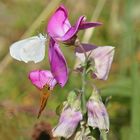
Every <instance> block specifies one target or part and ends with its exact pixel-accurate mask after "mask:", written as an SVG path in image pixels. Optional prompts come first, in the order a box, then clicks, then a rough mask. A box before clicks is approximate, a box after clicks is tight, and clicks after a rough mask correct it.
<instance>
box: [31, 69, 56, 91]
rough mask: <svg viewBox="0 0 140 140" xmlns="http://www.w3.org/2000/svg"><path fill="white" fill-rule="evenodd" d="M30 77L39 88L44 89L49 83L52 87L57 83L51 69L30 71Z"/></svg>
mask: <svg viewBox="0 0 140 140" xmlns="http://www.w3.org/2000/svg"><path fill="white" fill-rule="evenodd" d="M29 79H30V80H31V82H32V84H33V85H35V86H36V87H37V88H39V89H43V87H44V86H45V85H48V86H49V87H50V88H51V89H53V88H54V86H55V85H56V83H57V82H56V80H55V79H54V76H53V75H52V73H51V72H50V71H47V70H35V71H31V72H30V73H29Z"/></svg>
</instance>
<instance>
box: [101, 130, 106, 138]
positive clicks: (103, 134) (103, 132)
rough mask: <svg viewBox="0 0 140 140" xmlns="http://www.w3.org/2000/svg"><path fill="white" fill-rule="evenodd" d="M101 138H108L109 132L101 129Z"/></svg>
mask: <svg viewBox="0 0 140 140" xmlns="http://www.w3.org/2000/svg"><path fill="white" fill-rule="evenodd" d="M100 140H107V133H106V132H105V131H100Z"/></svg>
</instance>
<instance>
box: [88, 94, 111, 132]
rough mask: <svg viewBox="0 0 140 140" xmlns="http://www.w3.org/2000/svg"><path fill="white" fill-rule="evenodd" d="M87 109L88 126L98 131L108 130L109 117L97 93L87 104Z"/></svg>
mask: <svg viewBox="0 0 140 140" xmlns="http://www.w3.org/2000/svg"><path fill="white" fill-rule="evenodd" d="M87 109H88V125H89V126H91V127H93V128H99V129H100V130H106V131H108V130H109V116H108V113H107V110H106V108H105V105H104V104H103V103H102V101H101V99H100V97H99V95H98V93H97V91H94V93H93V95H92V96H91V97H90V99H89V101H88V102H87Z"/></svg>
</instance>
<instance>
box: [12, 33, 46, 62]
mask: <svg viewBox="0 0 140 140" xmlns="http://www.w3.org/2000/svg"><path fill="white" fill-rule="evenodd" d="M46 40H47V39H46V37H45V36H43V35H42V34H39V36H33V37H29V38H27V39H23V40H20V41H17V42H15V43H13V44H12V45H11V46H10V55H11V56H12V57H13V58H14V59H16V60H19V61H24V62H25V63H27V62H29V61H34V62H35V63H37V62H40V61H42V60H43V59H44V57H45V42H46Z"/></svg>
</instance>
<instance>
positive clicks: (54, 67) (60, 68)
mask: <svg viewBox="0 0 140 140" xmlns="http://www.w3.org/2000/svg"><path fill="white" fill-rule="evenodd" d="M49 60H50V65H51V72H52V73H53V75H54V77H55V79H56V81H57V82H58V83H59V84H60V86H61V87H63V86H64V85H65V84H66V82H67V80H68V68H67V63H66V60H65V58H64V55H63V54H62V52H61V50H60V48H59V45H58V44H57V43H56V42H55V41H54V40H53V39H52V38H51V39H50V44H49Z"/></svg>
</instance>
